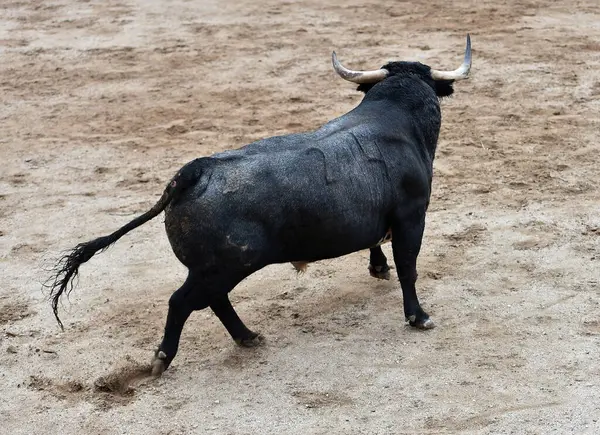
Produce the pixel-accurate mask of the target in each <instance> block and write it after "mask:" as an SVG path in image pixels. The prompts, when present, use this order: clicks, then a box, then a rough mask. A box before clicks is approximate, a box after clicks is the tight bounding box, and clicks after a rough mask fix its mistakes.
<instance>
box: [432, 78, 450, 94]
mask: <svg viewBox="0 0 600 435" xmlns="http://www.w3.org/2000/svg"><path fill="white" fill-rule="evenodd" d="M433 83H434V84H435V93H436V94H437V96H438V97H440V98H441V97H449V96H450V95H452V94H453V93H454V88H453V87H452V84H453V83H454V80H434V81H433Z"/></svg>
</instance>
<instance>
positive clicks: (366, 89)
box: [356, 83, 377, 94]
mask: <svg viewBox="0 0 600 435" xmlns="http://www.w3.org/2000/svg"><path fill="white" fill-rule="evenodd" d="M376 84H377V83H362V84H360V85H358V87H357V88H356V90H357V91H359V92H364V93H365V94H366V93H367V92H369V91H370V90H371V88H372V87H373V86H375V85H376Z"/></svg>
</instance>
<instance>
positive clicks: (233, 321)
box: [210, 293, 262, 347]
mask: <svg viewBox="0 0 600 435" xmlns="http://www.w3.org/2000/svg"><path fill="white" fill-rule="evenodd" d="M210 308H211V309H212V310H213V312H214V313H215V314H216V316H217V317H218V318H219V320H221V323H223V326H225V328H226V329H227V332H229V335H231V338H233V340H234V341H235V342H236V343H237V344H238V345H240V346H244V347H253V346H256V345H258V344H260V343H261V341H262V336H261V335H260V334H258V333H256V332H252V331H251V330H249V329H248V328H247V327H246V325H244V322H242V320H241V319H240V318H239V316H238V315H237V313H236V312H235V309H234V308H233V306H232V305H231V302H230V301H229V296H228V294H227V293H223V294H220V295H219V296H214V297H213V299H212V301H211V303H210Z"/></svg>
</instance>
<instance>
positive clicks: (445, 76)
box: [431, 34, 471, 80]
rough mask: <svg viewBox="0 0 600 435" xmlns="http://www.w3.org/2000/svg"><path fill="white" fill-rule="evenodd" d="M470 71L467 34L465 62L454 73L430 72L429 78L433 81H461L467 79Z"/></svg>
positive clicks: (469, 45) (469, 41) (468, 36)
mask: <svg viewBox="0 0 600 435" xmlns="http://www.w3.org/2000/svg"><path fill="white" fill-rule="evenodd" d="M470 70H471V36H470V35H468V34H467V48H466V50H465V60H464V61H463V63H462V65H461V66H460V67H458V68H457V69H455V70H454V71H438V70H435V69H432V70H431V77H433V79H434V80H463V79H466V78H467V77H469V71H470Z"/></svg>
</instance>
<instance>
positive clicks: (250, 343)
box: [235, 332, 265, 347]
mask: <svg viewBox="0 0 600 435" xmlns="http://www.w3.org/2000/svg"><path fill="white" fill-rule="evenodd" d="M264 341H265V338H264V337H263V336H262V335H260V334H257V333H255V332H253V333H252V335H251V336H248V337H244V338H237V339H236V340H235V342H236V343H237V345H238V346H241V347H256V346H260V345H261V344H263V342H264Z"/></svg>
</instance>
